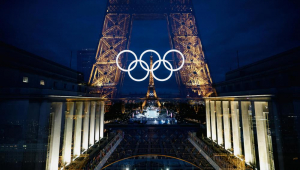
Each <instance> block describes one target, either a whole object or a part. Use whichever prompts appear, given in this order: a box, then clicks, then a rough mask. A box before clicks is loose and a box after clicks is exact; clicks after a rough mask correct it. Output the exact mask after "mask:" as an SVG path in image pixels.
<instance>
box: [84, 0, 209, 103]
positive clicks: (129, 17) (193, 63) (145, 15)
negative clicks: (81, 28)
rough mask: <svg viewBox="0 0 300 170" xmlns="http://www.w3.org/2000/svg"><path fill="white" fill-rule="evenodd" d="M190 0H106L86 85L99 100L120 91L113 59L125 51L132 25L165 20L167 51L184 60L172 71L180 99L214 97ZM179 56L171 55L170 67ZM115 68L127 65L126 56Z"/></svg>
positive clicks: (121, 74) (121, 77) (120, 79)
mask: <svg viewBox="0 0 300 170" xmlns="http://www.w3.org/2000/svg"><path fill="white" fill-rule="evenodd" d="M194 11H195V10H194V9H193V5H192V1H191V0H108V1H107V8H106V15H105V19H104V24H103V29H102V36H101V38H100V41H99V44H98V49H97V53H96V63H95V64H94V65H93V67H92V70H91V74H90V79H89V84H90V85H92V86H94V87H95V88H94V89H95V90H93V91H90V93H94V94H97V95H99V96H100V97H103V98H114V97H115V96H116V95H117V94H119V93H120V89H122V88H121V87H122V85H123V80H124V75H125V74H124V72H121V71H120V70H119V69H118V67H117V66H116V60H115V59H116V56H117V54H118V53H120V52H121V51H122V50H125V49H129V46H130V37H131V30H132V23H133V22H134V20H137V19H138V20H142V19H147V20H149V19H165V20H166V21H167V24H168V30H169V34H168V35H169V42H170V46H171V49H177V50H179V51H180V52H181V53H182V54H183V55H184V57H185V64H184V67H183V68H182V69H181V70H180V71H178V72H175V77H176V82H177V84H178V86H179V90H180V94H181V96H182V97H184V98H186V97H190V98H202V97H207V96H210V95H213V94H214V90H213V88H212V79H211V76H210V73H209V69H208V65H207V63H206V60H205V57H204V53H203V50H202V45H201V41H200V38H199V36H198V29H197V24H196V19H195V15H194ZM180 58H181V57H180V56H179V55H178V54H172V60H173V61H172V62H173V68H177V67H178V66H179V65H180V64H181V61H180ZM119 63H120V64H119V65H120V66H121V67H123V68H125V67H126V64H127V54H123V55H121V57H120V61H119Z"/></svg>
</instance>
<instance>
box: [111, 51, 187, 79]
mask: <svg viewBox="0 0 300 170" xmlns="http://www.w3.org/2000/svg"><path fill="white" fill-rule="evenodd" d="M126 52H128V53H131V54H132V55H133V56H134V58H135V60H134V61H132V62H131V63H130V64H129V66H128V69H123V68H122V67H120V65H119V62H118V59H119V57H120V55H121V54H123V53H126ZM148 52H153V53H155V54H156V55H157V56H158V60H157V61H155V62H154V63H153V65H152V67H151V68H149V65H148V64H147V63H146V62H145V61H144V60H142V58H143V56H144V54H146V53H148ZM170 52H177V53H179V54H180V55H181V57H182V63H181V65H180V67H178V68H177V69H173V66H172V64H171V63H170V62H169V61H167V60H165V58H166V56H167V55H168V54H169V53H170ZM138 62H139V63H140V65H141V67H142V68H143V69H144V70H145V71H147V74H146V76H145V77H143V78H141V79H136V78H134V77H132V76H131V73H130V71H132V70H134V69H135V67H136V66H137V63H138ZM161 62H163V64H164V66H165V68H166V69H167V70H169V71H171V72H170V75H169V76H168V77H167V78H165V79H160V78H157V77H156V76H155V75H154V71H155V70H157V69H158V68H159V66H160V64H161ZM142 63H143V64H145V65H146V67H144V66H143V64H142ZM166 63H167V65H169V67H167V65H166ZM116 64H117V66H118V68H119V69H120V70H122V71H124V72H128V75H129V77H130V78H131V79H132V80H134V81H144V80H145V79H146V78H147V77H148V76H149V72H151V73H152V75H153V78H154V79H155V80H158V81H166V80H168V79H169V78H170V77H171V76H172V74H173V71H178V70H180V69H181V68H182V67H183V65H184V56H183V54H182V53H181V52H180V51H178V50H174V49H172V50H169V51H167V52H166V53H165V55H164V57H163V59H161V57H160V55H159V54H158V52H156V51H154V50H146V51H144V52H143V53H142V54H141V56H140V58H139V59H138V58H137V56H136V54H135V53H134V52H133V51H130V50H123V51H121V52H120V53H119V54H118V55H117V58H116ZM133 64H134V66H133V67H132V65H133ZM156 65H157V66H156ZM155 66H156V67H155Z"/></svg>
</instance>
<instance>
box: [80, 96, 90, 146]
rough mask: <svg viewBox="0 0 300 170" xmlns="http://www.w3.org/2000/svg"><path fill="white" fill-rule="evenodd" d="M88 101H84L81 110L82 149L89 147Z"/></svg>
mask: <svg viewBox="0 0 300 170" xmlns="http://www.w3.org/2000/svg"><path fill="white" fill-rule="evenodd" d="M90 104H91V103H90V102H84V112H83V114H84V115H83V117H84V118H83V134H82V135H83V137H82V149H83V150H87V149H88V148H89V118H90Z"/></svg>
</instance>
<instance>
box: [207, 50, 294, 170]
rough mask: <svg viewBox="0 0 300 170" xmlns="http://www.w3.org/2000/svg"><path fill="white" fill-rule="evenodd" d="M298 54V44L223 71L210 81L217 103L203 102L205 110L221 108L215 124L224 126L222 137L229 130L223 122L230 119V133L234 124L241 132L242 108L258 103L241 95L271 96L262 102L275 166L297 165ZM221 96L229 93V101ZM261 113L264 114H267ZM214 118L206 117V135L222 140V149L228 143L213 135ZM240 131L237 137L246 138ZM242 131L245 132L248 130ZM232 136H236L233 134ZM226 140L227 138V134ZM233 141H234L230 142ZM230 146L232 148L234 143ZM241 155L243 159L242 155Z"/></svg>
mask: <svg viewBox="0 0 300 170" xmlns="http://www.w3.org/2000/svg"><path fill="white" fill-rule="evenodd" d="M299 57H300V47H297V48H294V49H291V50H288V51H285V52H283V53H280V54H277V55H274V56H271V57H269V58H266V59H263V60H260V61H258V62H255V63H252V64H249V65H246V66H243V67H241V68H239V69H236V70H233V71H230V72H228V73H226V80H225V81H223V82H220V83H216V84H214V87H215V88H216V91H217V93H218V96H219V99H218V102H217V101H216V103H213V104H212V103H207V104H212V105H207V107H206V109H213V108H215V107H216V108H219V109H220V107H221V108H223V110H222V109H221V112H220V113H221V117H222V116H223V117H222V118H223V119H222V123H223V124H220V125H218V123H217V126H220V127H221V126H222V127H223V128H224V134H223V135H224V136H226V133H229V131H228V128H226V126H228V125H226V126H225V124H226V122H227V124H228V122H230V123H231V124H232V125H231V130H232V132H231V133H232V135H234V134H235V132H234V129H233V126H237V127H239V128H240V130H241V131H243V127H242V125H243V126H244V125H245V124H244V118H243V109H245V108H244V107H246V109H247V108H248V107H249V108H250V106H251V107H254V108H255V107H256V106H258V105H261V104H259V103H258V104H255V102H256V101H254V103H253V102H252V103H251V102H250V103H249V101H248V100H250V99H247V98H246V97H243V96H245V95H246V96H250V97H251V96H253V95H254V96H257V95H270V96H272V97H270V99H269V100H266V101H264V102H267V103H265V104H264V105H265V106H267V107H268V108H269V111H268V115H269V116H268V120H266V121H268V122H269V124H270V125H272V126H270V131H268V133H267V134H268V135H271V136H270V138H272V141H273V143H272V146H273V153H274V163H275V168H276V169H293V168H294V167H299V166H300V161H299V158H300V130H299V129H300V125H299V118H300V117H299V116H300V80H299V78H298V76H299V74H300V69H299V68H300V62H299V61H300V60H299ZM225 96H231V97H230V100H227V99H228V97H227V98H226V97H225ZM241 98H243V100H241ZM212 99H213V98H212ZM225 99H226V100H227V101H226V100H225ZM231 99H232V100H231ZM244 99H245V100H244ZM209 100H210V99H207V102H208V101H209ZM213 100H215V99H213ZM235 101H237V103H236V104H234V102H235ZM247 102H248V104H247ZM227 105H228V108H229V111H226V110H224V107H226V108H227ZM208 106H210V107H208ZM259 107H260V106H259ZM236 109H238V110H236ZM235 110H236V112H237V111H239V114H237V113H235V112H234V111H235ZM252 110H253V109H252ZM211 111H212V110H210V111H209V112H210V113H213V112H211ZM255 111H256V109H254V110H253V111H252V112H251V113H252V114H253V113H254V112H255ZM215 112H216V113H217V115H218V112H219V111H218V110H215ZM249 113H250V112H249ZM263 113H265V111H263ZM207 114H208V110H207ZM227 114H229V117H230V119H232V120H229V119H227V118H226V115H227ZM236 114H237V115H240V117H239V121H238V122H237V123H238V124H240V123H241V124H240V126H238V125H234V123H235V122H234V121H233V119H236V117H235V116H234V115H236ZM207 116H209V115H207ZM255 116H256V115H255V114H253V115H252V116H251V119H252V124H253V127H252V128H253V129H255V127H256V128H258V127H257V126H258V124H257V122H255V120H257V117H255ZM265 116H267V114H266V115H265ZM227 117H228V115H227ZM207 118H209V117H207ZM218 118H219V117H218V116H216V117H214V116H210V120H209V119H207V127H208V131H207V136H208V137H211V138H212V140H214V141H215V140H216V141H217V142H218V143H219V142H220V143H219V144H222V143H224V147H225V148H226V149H227V148H230V147H229V145H228V144H226V139H225V141H224V142H222V141H219V140H218V136H216V135H217V134H218V133H217V129H215V128H217V127H215V125H213V124H210V123H209V121H211V122H214V121H216V122H218V120H214V119H218ZM219 119H220V118H219ZM209 128H211V129H210V130H211V133H210V132H209ZM226 129H227V131H226ZM236 129H237V128H236ZM258 132H261V131H259V130H258V129H257V130H256V132H255V131H254V132H253V133H254V136H255V133H257V134H256V135H258ZM243 133H244V132H238V133H237V134H240V135H241V136H239V139H238V140H241V141H243V140H246V139H245V137H246V136H244V137H243ZM246 133H249V131H248V132H246ZM232 138H233V139H236V138H235V137H232ZM220 139H221V138H220ZM227 140H228V141H229V140H230V139H229V138H228V136H227ZM251 140H252V139H251ZM244 142H245V141H244ZM256 142H257V141H256ZM233 143H237V142H234V141H233ZM259 143H260V141H258V144H259ZM241 146H242V145H241ZM258 146H259V145H258ZM291 146H292V147H291ZM232 147H233V150H234V146H232ZM236 148H240V146H239V147H238V146H236ZM236 150H237V149H235V151H234V152H235V154H237V155H238V154H240V152H242V153H243V154H245V151H247V150H243V148H242V149H239V151H236ZM256 153H257V152H256ZM244 156H245V159H246V155H244ZM246 162H247V160H246Z"/></svg>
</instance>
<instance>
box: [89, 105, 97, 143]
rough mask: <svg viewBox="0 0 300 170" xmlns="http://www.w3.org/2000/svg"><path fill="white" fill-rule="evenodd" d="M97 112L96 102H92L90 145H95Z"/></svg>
mask: <svg viewBox="0 0 300 170" xmlns="http://www.w3.org/2000/svg"><path fill="white" fill-rule="evenodd" d="M95 111H96V102H94V101H92V102H91V115H90V143H89V144H90V145H94V143H95Z"/></svg>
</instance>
